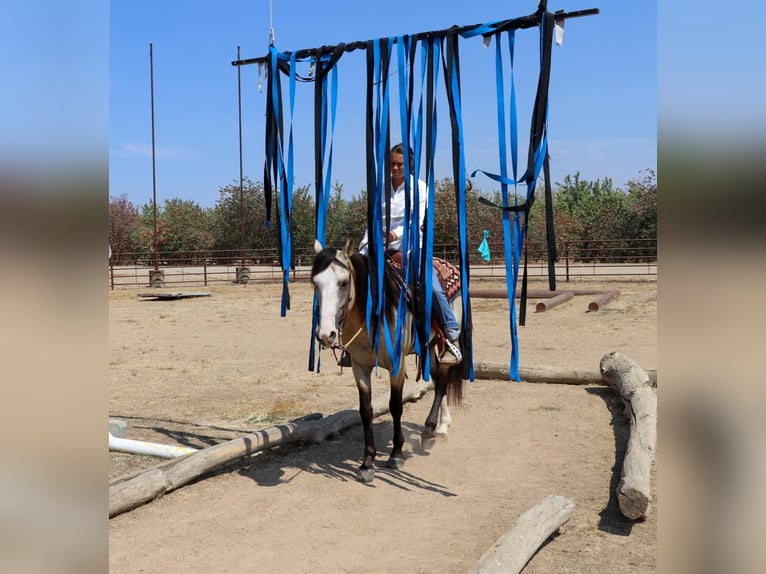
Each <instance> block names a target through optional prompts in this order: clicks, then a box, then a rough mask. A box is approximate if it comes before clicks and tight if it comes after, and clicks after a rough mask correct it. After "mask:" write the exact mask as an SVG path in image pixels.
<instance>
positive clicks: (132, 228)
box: [109, 195, 141, 264]
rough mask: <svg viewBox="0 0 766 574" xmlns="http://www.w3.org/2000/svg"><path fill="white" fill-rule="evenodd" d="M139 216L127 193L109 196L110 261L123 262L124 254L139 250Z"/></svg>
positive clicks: (125, 258)
mask: <svg viewBox="0 0 766 574" xmlns="http://www.w3.org/2000/svg"><path fill="white" fill-rule="evenodd" d="M140 232H141V218H140V217H139V214H138V208H137V207H136V206H135V205H133V203H131V201H130V200H129V199H128V196H127V195H121V196H119V197H110V198H109V245H110V247H111V248H112V262H113V263H115V264H119V263H125V262H126V261H127V260H128V259H127V256H126V255H124V254H126V253H132V252H136V251H138V250H139V237H140Z"/></svg>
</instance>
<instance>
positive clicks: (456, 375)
mask: <svg viewBox="0 0 766 574" xmlns="http://www.w3.org/2000/svg"><path fill="white" fill-rule="evenodd" d="M464 384H465V379H463V364H462V363H461V364H459V365H452V366H451V367H450V368H449V369H447V403H448V404H450V405H455V406H460V405H461V404H463V386H464Z"/></svg>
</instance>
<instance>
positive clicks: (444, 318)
mask: <svg viewBox="0 0 766 574" xmlns="http://www.w3.org/2000/svg"><path fill="white" fill-rule="evenodd" d="M431 288H432V289H433V292H434V299H435V300H436V309H435V310H436V312H437V314H438V317H439V321H440V322H441V324H442V327H443V328H444V332H445V334H446V335H447V337H448V338H449V339H450V341H456V340H457V338H458V336H459V335H460V325H459V324H458V322H457V318H456V317H455V314H454V313H453V312H452V307H450V306H449V301H447V295H445V294H444V289H442V284H441V281H439V275H438V274H437V273H436V269H434V267H433V265H432V266H431Z"/></svg>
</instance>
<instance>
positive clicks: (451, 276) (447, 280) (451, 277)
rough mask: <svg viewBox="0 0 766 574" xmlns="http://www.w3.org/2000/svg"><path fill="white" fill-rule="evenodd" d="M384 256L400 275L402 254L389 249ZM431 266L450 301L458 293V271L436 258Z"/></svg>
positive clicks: (451, 265) (447, 262) (443, 260)
mask: <svg viewBox="0 0 766 574" xmlns="http://www.w3.org/2000/svg"><path fill="white" fill-rule="evenodd" d="M386 255H387V256H388V260H389V261H390V262H391V264H392V265H393V267H394V268H395V269H396V270H397V271H399V272H400V273H401V271H402V252H401V251H395V250H393V249H391V250H389V251H387V252H386ZM433 266H434V269H436V275H437V276H438V277H439V282H440V283H441V284H442V289H443V290H444V294H445V295H446V296H447V300H449V301H451V300H452V299H453V298H454V297H455V296H456V295H457V293H458V292H459V291H460V270H459V269H458V268H457V267H455V266H454V265H453V264H452V263H450V262H449V261H447V260H445V259H440V258H438V257H434V258H433Z"/></svg>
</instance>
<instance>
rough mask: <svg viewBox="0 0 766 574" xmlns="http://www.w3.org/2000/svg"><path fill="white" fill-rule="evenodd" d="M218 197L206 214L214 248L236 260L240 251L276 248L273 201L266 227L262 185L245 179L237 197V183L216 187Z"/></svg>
mask: <svg viewBox="0 0 766 574" xmlns="http://www.w3.org/2000/svg"><path fill="white" fill-rule="evenodd" d="M219 194H220V196H219V199H218V201H217V202H216V205H215V207H214V208H213V211H212V213H211V215H210V226H211V230H212V235H213V238H214V239H213V248H214V249H216V250H228V251H231V252H232V254H231V256H232V258H236V257H237V254H238V253H239V252H240V248H244V249H246V250H252V249H264V248H274V247H276V245H277V243H276V235H275V230H276V229H278V228H277V219H276V214H277V212H276V205H275V204H276V203H277V202H276V201H274V203H273V204H272V222H271V224H270V225H269V226H267V224H266V199H265V195H264V192H263V184H262V183H260V182H258V183H253V182H252V181H251V180H250V179H249V178H247V177H245V178H243V180H242V190H241V194H240V186H239V183H236V184H230V185H227V186H225V187H222V188H220V189H219ZM274 199H275V200H276V198H274ZM243 232H244V234H243ZM243 237H244V243H243ZM234 252H236V253H234Z"/></svg>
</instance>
